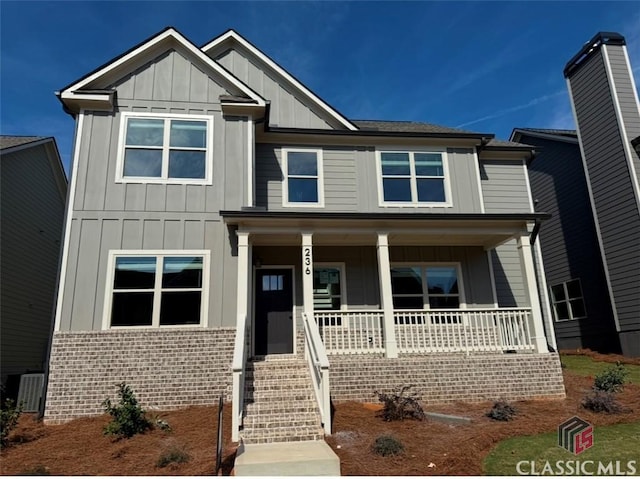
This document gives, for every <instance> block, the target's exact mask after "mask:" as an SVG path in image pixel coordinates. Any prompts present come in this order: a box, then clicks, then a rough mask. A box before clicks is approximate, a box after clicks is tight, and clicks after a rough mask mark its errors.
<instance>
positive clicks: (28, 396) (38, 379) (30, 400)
mask: <svg viewBox="0 0 640 479" xmlns="http://www.w3.org/2000/svg"><path fill="white" fill-rule="evenodd" d="M43 386H44V374H43V373H38V374H23V375H22V376H20V389H18V404H20V402H22V405H23V409H22V410H23V411H24V412H37V411H38V408H39V407H40V398H42V387H43Z"/></svg>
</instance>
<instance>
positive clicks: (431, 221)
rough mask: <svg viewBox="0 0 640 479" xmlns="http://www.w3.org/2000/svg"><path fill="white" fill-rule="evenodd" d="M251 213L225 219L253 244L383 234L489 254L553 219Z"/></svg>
mask: <svg viewBox="0 0 640 479" xmlns="http://www.w3.org/2000/svg"><path fill="white" fill-rule="evenodd" d="M234 213H236V214H234ZM238 213H239V214H238ZM247 213H248V212H246V211H242V212H222V213H221V214H222V216H223V217H224V219H225V222H226V223H227V224H230V225H237V227H238V230H239V231H246V232H249V233H250V234H251V242H252V243H253V244H254V245H301V233H303V232H304V233H312V234H313V244H314V245H325V246H342V245H351V246H354V245H375V244H376V241H377V235H378V233H387V234H388V238H389V245H390V246H394V245H396V246H417V245H421V246H483V247H484V248H487V249H490V248H494V247H496V246H498V245H500V244H502V243H504V242H505V241H508V240H509V239H511V238H513V237H516V236H518V235H521V234H525V235H526V234H528V232H529V231H530V228H531V227H532V226H533V224H534V221H535V220H539V219H542V218H544V217H547V216H548V215H541V214H528V215H497V214H492V215H454V214H451V215H438V214H434V215H427V214H419V215H413V216H411V215H403V216H402V217H398V215H379V214H378V215H376V214H373V215H371V214H369V215H367V214H351V215H328V214H324V215H322V214H320V215H319V214H318V213H315V214H314V213H308V214H306V215H305V214H304V213H302V214H300V213H299V214H297V215H296V214H291V213H290V212H286V213H285V214H277V213H266V212H256V213H254V214H247Z"/></svg>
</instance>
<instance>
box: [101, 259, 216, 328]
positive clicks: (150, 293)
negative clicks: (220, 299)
mask: <svg viewBox="0 0 640 479" xmlns="http://www.w3.org/2000/svg"><path fill="white" fill-rule="evenodd" d="M207 263H208V262H207V261H206V255H204V254H200V255H199V254H191V253H189V254H180V253H173V252H167V253H164V254H144V253H143V254H118V253H115V254H113V255H112V260H111V268H112V269H111V281H110V283H109V285H108V298H109V299H108V301H110V303H109V310H108V313H107V318H108V325H107V326H108V327H131V326H138V327H159V326H185V325H199V324H201V323H202V318H203V316H204V313H203V307H204V301H203V293H204V278H205V277H206V276H205V275H206V273H207V272H206V269H207Z"/></svg>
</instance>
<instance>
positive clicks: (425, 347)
mask: <svg viewBox="0 0 640 479" xmlns="http://www.w3.org/2000/svg"><path fill="white" fill-rule="evenodd" d="M530 316H531V309H529V308H518V309H508V308H497V309H453V310H442V309H438V310H430V311H424V310H395V311H394V319H395V330H396V341H397V343H398V351H399V352H404V353H413V352H456V351H465V352H481V351H500V352H502V351H533V350H535V345H534V343H533V341H532V339H531V333H530V330H529V320H530Z"/></svg>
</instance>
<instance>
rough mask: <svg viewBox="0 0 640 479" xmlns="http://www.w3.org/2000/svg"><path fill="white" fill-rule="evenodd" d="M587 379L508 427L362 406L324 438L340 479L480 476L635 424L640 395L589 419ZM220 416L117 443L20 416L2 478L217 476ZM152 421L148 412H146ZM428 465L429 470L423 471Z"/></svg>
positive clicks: (228, 457) (470, 407)
mask: <svg viewBox="0 0 640 479" xmlns="http://www.w3.org/2000/svg"><path fill="white" fill-rule="evenodd" d="M592 384H593V378H589V377H579V376H576V375H573V374H571V373H570V372H566V371H565V387H566V389H567V399H565V400H557V401H541V400H540V401H520V402H515V403H513V405H514V406H515V407H516V408H517V410H518V415H517V416H516V418H515V419H514V420H513V421H510V422H497V421H492V420H490V419H488V418H487V417H485V416H484V414H485V413H486V412H487V411H488V410H489V409H490V407H491V406H492V404H491V403H483V404H466V403H456V404H447V405H440V406H429V407H427V408H426V410H428V411H431V412H440V413H448V414H456V415H463V416H466V417H469V418H471V419H472V422H471V424H465V425H455V426H454V425H447V424H443V423H439V422H435V421H433V420H426V421H422V422H419V421H402V422H392V423H391V422H384V421H382V419H380V418H378V417H376V413H375V412H374V411H372V410H371V409H370V408H367V407H365V405H363V404H361V403H354V402H348V403H339V404H336V411H335V416H334V423H333V431H334V434H333V435H332V436H331V437H328V438H327V442H328V443H329V445H330V446H331V447H332V448H333V449H334V451H336V453H337V454H338V456H340V460H341V470H342V474H343V475H374V476H378V475H396V476H402V475H470V474H473V475H477V474H481V473H482V461H483V459H484V457H485V456H486V455H487V454H488V453H489V451H490V450H491V448H492V447H493V446H494V445H495V444H496V443H497V442H499V441H501V440H502V439H505V438H508V437H512V436H521V435H530V434H538V433H542V432H552V431H555V430H556V427H557V426H558V424H560V423H561V422H562V421H564V420H565V419H568V418H569V417H571V416H573V415H579V416H580V417H581V418H583V419H585V420H587V421H589V422H591V423H593V424H595V425H606V424H615V423H627V422H636V421H640V386H637V385H627V386H626V387H625V390H624V391H623V392H622V393H620V394H619V395H618V400H619V402H620V403H622V404H623V405H624V406H625V407H627V408H630V409H631V410H632V412H627V413H624V414H617V415H607V414H594V413H591V412H589V411H587V410H585V409H582V408H581V407H580V401H581V399H582V397H583V396H584V394H585V393H586V392H588V390H589V389H590V387H591V385H592ZM216 410H217V408H215V407H190V408H187V409H183V410H178V411H171V412H165V413H161V414H160V416H161V417H162V418H163V419H164V420H166V421H167V422H168V423H169V424H170V425H171V427H172V428H173V431H172V432H171V433H165V432H162V431H160V430H154V431H151V432H149V433H147V434H144V435H139V436H135V437H133V438H131V439H125V440H120V441H114V440H113V439H112V438H110V437H105V436H103V434H102V428H103V426H104V425H105V424H106V423H107V422H108V420H109V418H108V417H107V416H100V417H94V418H87V419H78V420H75V421H71V422H69V423H67V424H63V425H59V426H44V425H43V424H42V423H40V422H37V421H35V420H34V418H33V416H29V415H23V417H22V418H21V420H20V424H19V427H18V428H17V429H16V430H15V431H14V433H13V434H12V435H11V437H10V438H11V440H12V442H11V444H10V445H9V446H8V447H7V448H5V449H4V450H3V451H2V452H1V453H0V472H1V473H2V474H3V475H17V474H21V473H27V472H37V471H40V472H42V471H46V472H47V473H49V474H51V475H109V476H115V475H129V476H131V475H211V474H212V473H213V470H214V468H215V445H216V428H217V412H216ZM152 415H153V413H152ZM223 423H224V445H225V447H224V453H223V457H224V462H223V467H222V474H224V475H228V474H229V473H231V471H232V468H233V461H234V459H235V443H232V442H231V435H230V425H231V407H228V406H227V407H225V409H224V419H223ZM381 434H392V435H394V436H395V437H396V438H398V439H399V440H400V441H401V442H402V443H403V444H404V446H405V452H404V453H403V454H402V455H401V456H396V457H379V456H376V455H374V454H373V453H372V452H371V451H370V446H371V444H372V443H373V441H374V440H375V439H376V438H377V437H378V436H379V435H381ZM172 446H177V447H180V448H183V449H184V450H185V451H186V452H187V453H188V454H189V455H190V456H191V459H190V460H189V461H188V462H186V463H183V464H172V465H169V466H167V467H165V468H159V467H157V466H156V462H157V460H158V458H159V457H160V455H161V453H162V452H163V451H166V450H167V449H169V448H170V447H172ZM430 464H433V466H432V467H429V465H430Z"/></svg>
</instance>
